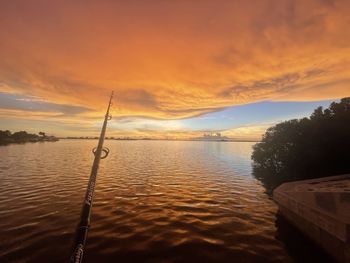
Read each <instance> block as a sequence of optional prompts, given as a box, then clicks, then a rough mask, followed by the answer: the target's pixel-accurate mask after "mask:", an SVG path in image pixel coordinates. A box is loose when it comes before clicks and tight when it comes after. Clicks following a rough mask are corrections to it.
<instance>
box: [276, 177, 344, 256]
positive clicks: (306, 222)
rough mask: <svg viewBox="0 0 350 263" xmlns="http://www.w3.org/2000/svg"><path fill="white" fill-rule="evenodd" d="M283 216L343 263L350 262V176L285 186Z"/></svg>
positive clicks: (280, 199)
mask: <svg viewBox="0 0 350 263" xmlns="http://www.w3.org/2000/svg"><path fill="white" fill-rule="evenodd" d="M273 199H274V200H275V201H276V203H277V204H278V205H279V209H280V212H281V214H282V215H283V216H284V217H285V218H286V219H287V220H288V221H290V222H291V223H292V224H293V225H295V226H296V227H297V228H298V229H300V230H301V231H302V232H303V233H304V234H306V235H307V236H309V237H310V238H311V239H312V240H313V241H314V242H316V243H317V244H318V245H319V246H321V247H322V248H323V249H325V251H326V252H327V253H329V254H330V255H331V256H333V257H334V258H335V259H337V260H338V261H339V262H346V263H349V262H350V245H349V244H350V174H348V175H341V176H332V177H324V178H320V179H312V180H305V181H297V182H291V183H285V184H282V185H281V186H279V187H278V188H276V189H275V190H274V192H273Z"/></svg>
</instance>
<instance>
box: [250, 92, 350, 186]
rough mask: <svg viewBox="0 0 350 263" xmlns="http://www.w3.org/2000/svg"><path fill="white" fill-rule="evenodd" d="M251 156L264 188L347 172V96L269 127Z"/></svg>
mask: <svg viewBox="0 0 350 263" xmlns="http://www.w3.org/2000/svg"><path fill="white" fill-rule="evenodd" d="M252 160H253V174H254V175H255V177H256V178H258V179H259V180H261V181H262V183H263V184H264V186H265V187H266V188H267V190H268V192H271V191H272V190H273V189H274V188H275V187H276V186H278V185H279V184H281V183H283V182H287V181H294V180H302V179H311V178H318V177H324V176H331V175H337V174H345V173H350V97H348V98H343V99H341V100H340V102H333V103H332V104H331V105H330V106H329V108H327V109H323V108H322V107H318V108H317V109H315V111H314V112H313V113H312V115H311V116H310V117H309V118H302V119H294V120H289V121H285V122H282V123H279V124H277V125H275V126H273V127H271V128H269V129H268V130H267V131H266V133H265V134H264V136H263V139H262V141H261V142H259V143H257V144H256V145H254V147H253V153H252Z"/></svg>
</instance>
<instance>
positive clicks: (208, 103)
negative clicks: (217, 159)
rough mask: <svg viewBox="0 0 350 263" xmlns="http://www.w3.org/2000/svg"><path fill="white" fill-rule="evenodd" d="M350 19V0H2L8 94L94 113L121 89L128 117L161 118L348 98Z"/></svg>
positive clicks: (0, 44) (0, 58)
mask: <svg viewBox="0 0 350 263" xmlns="http://www.w3.org/2000/svg"><path fill="white" fill-rule="evenodd" d="M349 14H350V2H349V1H347V0H334V1H332V0H310V1H302V0H297V1H292V0H286V1H279V0H276V1H268V0H261V1H226V0H221V1H220V0H219V1H195V0H192V1H191V0H186V1H182V0H180V1H141V0H140V1H136V0H132V1H110V0H102V1H79V0H78V1H44V0H35V1H25V0H22V1H20V0H17V1H1V3H0V32H1V35H0V91H3V92H12V93H20V94H25V95H32V96H38V97H40V98H43V99H45V100H46V101H48V102H51V103H58V104H70V105H75V106H80V107H87V108H91V109H94V110H95V112H94V113H89V114H87V113H86V114H84V115H82V116H86V117H91V118H94V117H97V116H99V115H100V114H102V112H103V110H104V108H105V105H106V102H107V97H108V95H109V93H110V91H111V90H115V93H116V107H117V111H116V112H117V115H118V116H119V117H123V116H124V117H125V116H144V117H149V118H158V119H179V118H187V117H192V116H197V115H201V114H204V113H207V112H211V111H216V110H219V109H222V108H224V107H228V106H232V105H238V104H245V103H249V102H254V101H259V100H264V99H270V100H282V99H283V100H319V99H330V98H339V97H343V96H347V95H349V93H350V88H349V86H348V84H347V83H348V80H349V78H350V63H349V62H350V44H349V43H350V30H349V29H348V26H349V24H350V15H349ZM118 116H117V117H118ZM45 117H46V115H45V114H43V118H45Z"/></svg>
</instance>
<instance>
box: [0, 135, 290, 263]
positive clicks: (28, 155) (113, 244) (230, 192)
mask: <svg viewBox="0 0 350 263" xmlns="http://www.w3.org/2000/svg"><path fill="white" fill-rule="evenodd" d="M96 144H97V141H78V140H72V141H70V140H61V141H59V142H56V143H35V144H30V143H28V144H24V145H9V146H2V147H0V156H1V158H0V193H1V195H0V258H1V262H44V261H46V262H65V261H67V259H68V258H69V252H70V249H71V243H72V239H73V235H74V231H75V226H76V224H77V223H78V218H79V215H80V209H81V204H82V200H83V197H84V194H85V188H86V186H87V182H88V176H89V174H90V168H91V164H92V160H93V155H92V153H91V149H92V147H94V146H95V145H96ZM105 144H106V146H108V147H109V148H110V150H111V153H110V155H109V157H108V158H107V159H105V160H102V161H101V166H100V170H99V175H98V178H97V187H96V191H95V199H94V207H93V214H92V221H91V224H92V225H91V228H90V231H89V237H88V243H87V251H86V254H85V255H84V259H85V262H116V261H117V260H118V261H119V262H293V260H292V258H291V257H290V256H289V253H288V252H287V250H286V249H285V245H284V243H283V242H282V241H280V240H278V239H276V231H277V230H276V226H275V222H276V205H275V204H274V203H273V201H271V200H270V199H269V198H268V196H267V195H266V194H265V193H264V189H263V187H262V186H261V185H260V183H259V182H257V181H256V180H255V179H254V178H253V177H252V176H251V161H250V155H251V150H252V148H251V147H252V145H253V144H252V143H228V142H180V141H106V142H105Z"/></svg>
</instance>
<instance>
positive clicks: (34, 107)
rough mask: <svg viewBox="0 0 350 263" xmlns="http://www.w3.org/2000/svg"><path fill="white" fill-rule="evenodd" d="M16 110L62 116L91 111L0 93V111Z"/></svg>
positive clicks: (35, 98)
mask: <svg viewBox="0 0 350 263" xmlns="http://www.w3.org/2000/svg"><path fill="white" fill-rule="evenodd" d="M1 109H3V110H4V109H5V110H18V111H30V112H47V113H51V112H55V113H59V114H63V115H75V114H81V113H85V112H89V111H91V109H89V108H85V107H80V106H74V105H67V104H57V103H49V102H45V101H43V100H42V99H40V98H37V97H31V96H20V95H15V94H11V93H3V92H0V110H1Z"/></svg>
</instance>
